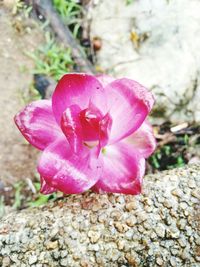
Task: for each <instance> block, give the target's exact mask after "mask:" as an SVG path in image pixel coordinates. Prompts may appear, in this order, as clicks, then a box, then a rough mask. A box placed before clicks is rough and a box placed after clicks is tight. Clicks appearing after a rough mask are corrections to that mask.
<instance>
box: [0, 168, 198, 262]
mask: <svg viewBox="0 0 200 267" xmlns="http://www.w3.org/2000/svg"><path fill="white" fill-rule="evenodd" d="M199 188H200V166H197V165H191V166H188V167H185V168H181V169H176V170H172V171H165V172H163V173H158V174H155V175H148V176H146V177H145V179H144V190H143V194H142V195H140V196H123V195H117V194H116V195H113V194H107V195H106V194H105V195H98V194H95V193H90V192H88V193H85V194H83V195H74V196H67V197H66V198H65V199H60V200H58V201H57V202H56V203H51V204H49V205H47V206H44V207H41V208H34V209H27V210H23V211H20V212H16V213H11V214H10V215H7V216H5V217H4V218H3V219H2V220H1V221H0V266H3V267H5V266H11V267H12V266H13V267H14V266H16V267H17V266H20V267H21V266H35V267H36V266H37V267H39V266H43V267H45V266H48V267H49V266H65V267H67V266H69V267H71V266H73V267H76V266H83V267H84V266H108V267H110V266H113V267H115V266H116V267H117V266H121V267H122V266H148V267H156V266H166V267H169V266H178V267H179V266H180V267H182V266H190V267H198V266H200V189H199Z"/></svg>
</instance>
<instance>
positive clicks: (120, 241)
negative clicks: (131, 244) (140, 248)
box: [117, 240, 125, 250]
mask: <svg viewBox="0 0 200 267" xmlns="http://www.w3.org/2000/svg"><path fill="white" fill-rule="evenodd" d="M124 246H125V241H124V240H119V241H118V242H117V247H118V249H119V250H123V249H124Z"/></svg>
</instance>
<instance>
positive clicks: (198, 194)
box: [191, 189, 200, 199]
mask: <svg viewBox="0 0 200 267" xmlns="http://www.w3.org/2000/svg"><path fill="white" fill-rule="evenodd" d="M191 195H192V196H193V197H195V198H197V199H200V190H199V189H195V190H193V191H192V193H191Z"/></svg>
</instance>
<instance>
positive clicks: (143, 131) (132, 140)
mask: <svg viewBox="0 0 200 267" xmlns="http://www.w3.org/2000/svg"><path fill="white" fill-rule="evenodd" d="M123 142H125V143H128V144H129V145H131V146H132V149H134V150H135V151H137V153H140V155H141V156H142V157H144V158H148V157H149V156H150V155H151V154H152V153H153V152H154V150H155V148H156V139H155V137H154V134H153V128H152V126H151V125H150V123H148V122H147V121H144V122H143V124H142V125H141V126H140V128H139V129H138V130H137V131H136V132H134V133H133V134H132V135H130V136H128V137H127V138H125V139H124V140H123Z"/></svg>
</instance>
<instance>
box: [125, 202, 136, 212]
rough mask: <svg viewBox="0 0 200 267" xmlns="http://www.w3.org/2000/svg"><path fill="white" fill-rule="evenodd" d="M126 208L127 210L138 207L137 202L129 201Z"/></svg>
mask: <svg viewBox="0 0 200 267" xmlns="http://www.w3.org/2000/svg"><path fill="white" fill-rule="evenodd" d="M125 208H126V210H127V211H132V210H135V209H137V205H136V202H129V203H127V204H126V206H125Z"/></svg>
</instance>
